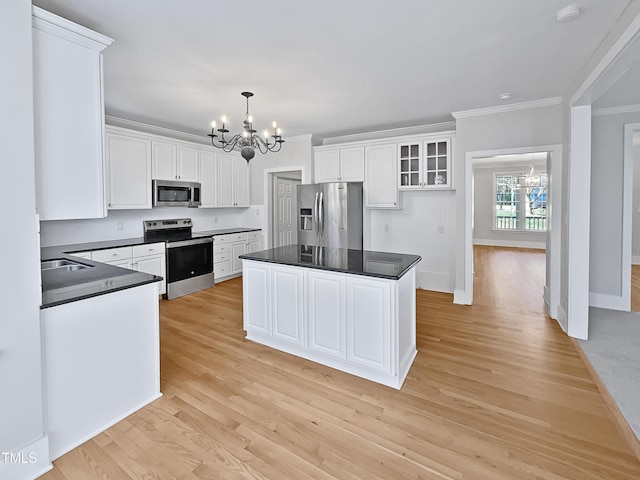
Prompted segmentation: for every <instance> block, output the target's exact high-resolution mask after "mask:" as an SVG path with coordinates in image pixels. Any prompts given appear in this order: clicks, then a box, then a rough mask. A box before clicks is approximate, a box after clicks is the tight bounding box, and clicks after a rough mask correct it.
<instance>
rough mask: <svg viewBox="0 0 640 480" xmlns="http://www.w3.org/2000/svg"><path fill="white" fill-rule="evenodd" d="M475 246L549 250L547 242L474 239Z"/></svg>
mask: <svg viewBox="0 0 640 480" xmlns="http://www.w3.org/2000/svg"><path fill="white" fill-rule="evenodd" d="M473 244H474V245H485V246H488V247H512V248H537V249H542V250H545V249H546V248H547V242H521V241H518V240H493V239H489V238H474V239H473Z"/></svg>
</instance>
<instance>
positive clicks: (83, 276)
mask: <svg viewBox="0 0 640 480" xmlns="http://www.w3.org/2000/svg"><path fill="white" fill-rule="evenodd" d="M145 243H158V242H157V241H155V242H148V241H145V239H144V238H128V239H122V240H109V241H105V242H91V243H76V244H72V245H58V246H54V247H43V248H41V249H40V259H41V260H55V259H66V260H71V261H73V262H76V263H81V264H83V265H88V266H89V268H83V269H81V270H75V271H64V270H57V269H52V270H43V271H42V305H41V306H40V308H41V309H42V308H49V307H54V306H56V305H62V304H65V303H70V302H75V301H77V300H83V299H85V298H91V297H95V296H98V295H104V294H107V293H111V292H116V291H118V290H124V289H127V288H133V287H137V286H140V285H145V284H147V283H154V282H159V281H161V280H162V277H158V276H157V275H151V274H148V273H143V272H136V271H135V270H129V269H127V268H122V267H116V266H114V265H108V264H106V263H100V262H95V261H93V260H88V259H85V258H77V257H73V256H71V255H69V254H70V253H74V252H83V251H89V250H101V249H106V248H117V247H124V246H133V245H143V244H145Z"/></svg>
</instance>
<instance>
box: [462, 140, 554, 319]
mask: <svg viewBox="0 0 640 480" xmlns="http://www.w3.org/2000/svg"><path fill="white" fill-rule="evenodd" d="M539 152H545V153H546V155H547V161H546V163H547V165H546V167H547V168H546V170H547V174H548V181H549V185H548V189H549V190H548V196H549V197H548V198H549V201H548V206H549V216H548V219H547V222H548V228H547V233H546V235H545V240H544V243H545V249H546V253H545V257H546V258H545V280H544V286H543V299H544V303H545V309H546V311H547V313H548V315H549V316H550V317H551V318H554V319H557V320H558V321H559V322H560V323H561V326H562V322H561V320H562V319H560V318H559V315H558V312H559V307H560V273H561V272H560V261H559V258H560V246H561V237H560V230H561V219H560V215H559V214H556V215H551V212H552V211H553V210H552V208H551V205H552V203H553V202H554V199H560V197H561V195H560V193H561V186H562V178H561V173H562V168H561V167H562V145H546V146H538V147H522V148H512V149H503V150H488V151H477V152H467V154H466V162H465V179H466V191H467V192H473V191H474V168H473V167H474V161H476V160H477V159H482V158H488V157H499V156H504V155H525V154H535V153H539ZM473 197H474V195H473V193H471V194H470V195H467V196H466V199H465V203H466V205H465V211H466V212H467V213H466V217H465V238H464V243H465V257H464V273H465V275H464V278H465V282H464V283H465V290H464V292H460V293H458V297H459V301H457V302H456V303H466V304H471V303H473V288H474V287H473V267H474V260H473V245H474V240H473V228H474V213H473V212H474V199H473ZM555 201H557V200H555ZM558 213H559V212H558ZM456 293H457V292H456ZM454 301H456V295H454ZM564 328H566V326H565V327H564Z"/></svg>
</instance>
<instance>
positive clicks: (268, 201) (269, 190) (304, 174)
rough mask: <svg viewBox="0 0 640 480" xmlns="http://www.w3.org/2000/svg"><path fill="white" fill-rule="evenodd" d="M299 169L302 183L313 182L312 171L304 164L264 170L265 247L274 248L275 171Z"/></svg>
mask: <svg viewBox="0 0 640 480" xmlns="http://www.w3.org/2000/svg"><path fill="white" fill-rule="evenodd" d="M294 171H299V172H300V176H301V178H302V183H303V184H307V183H311V178H310V177H311V172H309V171H307V169H306V168H305V166H304V165H292V166H289V167H273V168H265V169H264V170H263V182H264V183H263V188H264V190H263V197H264V207H265V219H264V221H263V222H262V223H263V238H264V248H265V249H268V248H272V243H273V239H272V238H271V222H272V221H273V180H272V176H273V174H275V173H284V172H294Z"/></svg>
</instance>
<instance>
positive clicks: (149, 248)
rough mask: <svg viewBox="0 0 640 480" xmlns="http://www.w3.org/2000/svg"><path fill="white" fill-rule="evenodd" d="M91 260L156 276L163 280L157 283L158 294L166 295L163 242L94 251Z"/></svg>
mask: <svg viewBox="0 0 640 480" xmlns="http://www.w3.org/2000/svg"><path fill="white" fill-rule="evenodd" d="M81 253H84V252H81ZM85 258H88V257H85ZM91 260H95V261H96V262H102V263H108V264H109V265H114V266H117V267H122V268H128V269H130V270H137V271H140V272H144V273H150V274H152V275H158V276H159V277H162V278H163V280H162V282H159V283H158V294H159V295H162V294H165V293H167V282H166V262H167V261H166V256H165V244H164V242H158V243H148V244H143V245H133V246H126V247H117V248H106V249H103V250H94V251H93V252H91Z"/></svg>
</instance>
